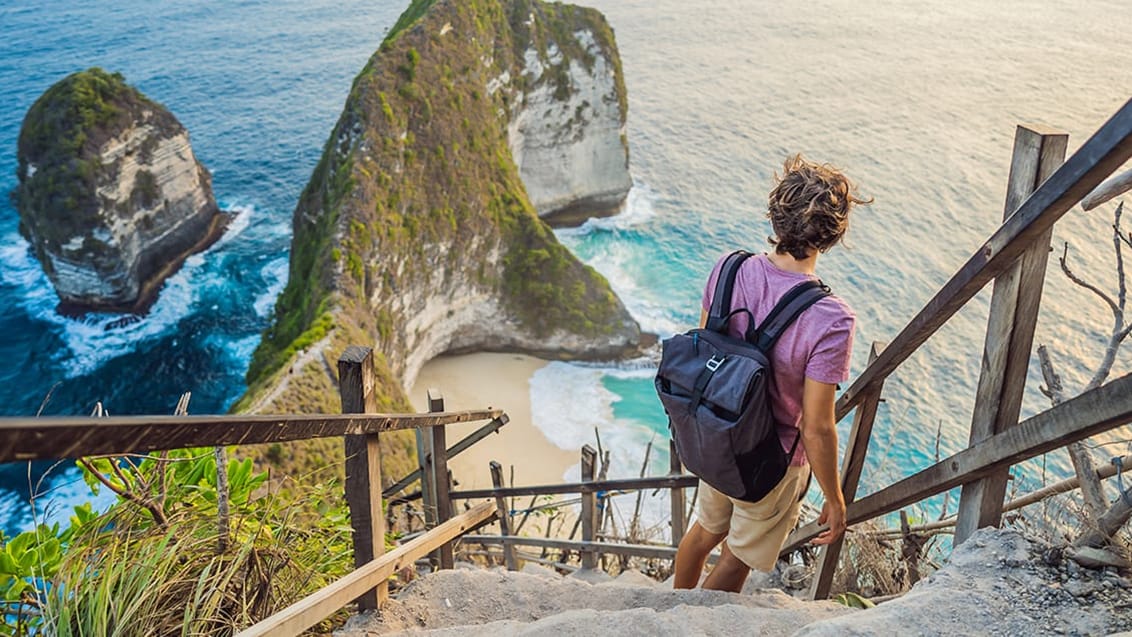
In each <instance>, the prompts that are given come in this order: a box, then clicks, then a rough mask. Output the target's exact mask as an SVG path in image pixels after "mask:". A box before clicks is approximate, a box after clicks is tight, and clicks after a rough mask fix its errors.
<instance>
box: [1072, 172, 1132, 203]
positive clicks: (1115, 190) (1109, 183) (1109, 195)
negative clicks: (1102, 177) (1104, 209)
mask: <svg viewBox="0 0 1132 637" xmlns="http://www.w3.org/2000/svg"><path fill="white" fill-rule="evenodd" d="M1129 190H1132V170H1126V171H1124V172H1122V173H1120V174H1119V175H1117V176H1115V177H1111V178H1109V179H1107V180H1106V181H1105V182H1104V183H1103V184H1101V185H1099V186H1097V188H1096V190H1094V191H1093V192H1090V193H1089V194H1088V195H1085V198H1084V199H1082V200H1081V208H1083V209H1084V210H1092V209H1093V208H1096V207H1097V206H1099V205H1101V204H1103V203H1105V202H1107V201H1109V200H1111V199H1115V198H1116V197H1119V196H1120V195H1123V194H1124V193H1126V192H1128V191H1129Z"/></svg>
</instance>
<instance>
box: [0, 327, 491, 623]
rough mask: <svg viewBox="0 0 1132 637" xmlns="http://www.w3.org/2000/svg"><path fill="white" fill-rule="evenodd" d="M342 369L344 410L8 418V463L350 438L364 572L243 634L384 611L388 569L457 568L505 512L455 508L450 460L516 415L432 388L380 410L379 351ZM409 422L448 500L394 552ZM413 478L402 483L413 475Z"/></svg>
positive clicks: (349, 356) (3, 451) (4, 448)
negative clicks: (391, 488) (398, 443)
mask: <svg viewBox="0 0 1132 637" xmlns="http://www.w3.org/2000/svg"><path fill="white" fill-rule="evenodd" d="M338 373H339V387H340V391H341V398H342V411H343V413H342V414H341V415H289V416H240V415H237V416H128V417H110V418H98V419H91V418H4V419H0V462H13V461H20V460H40V459H56V458H75V457H80V456H105V455H125V454H137V453H148V452H151V451H162V450H169V449H182V448H186V447H202V446H216V447H219V446H229V445H245V444H259V443H273V442H290V441H296V440H311V439H315V438H329V437H343V439H344V444H345V449H346V484H345V496H346V501H347V503H348V504H349V507H350V518H351V524H352V526H353V540H354V562H355V567H356V568H355V570H354V571H353V572H352V573H350V574H349V575H347V576H346V577H344V578H342V579H341V580H339V581H337V582H335V583H334V584H332V585H330V586H328V587H326V588H325V589H323V590H321V591H319V592H318V593H316V594H314V595H312V596H310V597H308V598H307V599H304V600H302V601H300V602H298V603H296V604H294V605H292V606H290V607H288V608H286V609H284V610H282V611H280V612H279V613H277V614H276V615H274V616H272V617H270V618H268V619H265V620H264V621H263V622H260V623H259V624H256V625H255V626H252V627H250V628H248V629H247V630H245V631H243V632H241V633H240V635H241V636H242V637H252V636H256V635H298V634H299V633H301V632H302V631H303V630H305V629H307V628H309V627H310V626H313V625H315V624H317V623H318V622H320V621H322V620H323V619H325V618H326V617H328V616H329V615H331V614H333V613H334V612H336V611H337V610H338V609H340V608H342V607H343V606H345V605H346V604H348V603H350V602H351V601H357V603H358V607H359V608H360V609H363V610H364V609H370V608H376V607H377V606H378V605H379V604H380V602H381V601H382V600H383V599H384V598H385V596H386V595H387V580H388V578H389V576H390V575H392V574H393V573H394V572H396V571H397V570H399V569H401V568H404V567H405V566H409V565H411V564H412V563H413V561H414V560H416V559H418V558H420V557H422V556H424V555H427V554H428V553H430V552H434V551H437V552H438V557H437V559H438V560H439V561H440V563H441V564H442V565H444V566H446V567H450V566H451V559H452V558H451V555H452V553H451V551H452V548H451V547H452V541H453V540H454V539H455V538H457V537H459V536H460V535H463V534H465V533H467V532H469V531H471V530H474V529H476V528H478V527H480V526H482V525H483V524H484V523H486V522H488V521H490V520H491V519H492V518H493V517H494V516H495V513H496V507H495V504H494V503H493V502H491V501H484V502H482V503H477V504H475V505H474V506H471V507H470V508H469V509H468V510H466V511H464V512H463V513H461V514H460V515H456V516H453V515H452V514H451V510H450V508H449V502H450V500H449V499H448V498H447V497H446V493H447V488H448V484H449V481H448V471H447V458H448V455H449V454H450V453H458V452H460V451H462V450H463V449H466V448H467V447H468V446H470V445H471V444H473V443H474V442H475V441H477V440H480V439H482V438H483V437H484V436H486V435H487V434H489V433H491V432H492V431H496V430H498V429H499V427H501V426H503V425H504V424H505V423H506V422H507V415H506V414H504V413H503V411H502V410H498V409H488V410H478V411H457V412H443V411H442V410H443V401H442V400H440V399H439V396H438V395H433V396H430V399H431V400H430V407H432V408H433V412H431V413H426V414H377V413H374V412H375V411H376V410H375V408H374V405H375V403H376V401H375V396H374V393H373V392H374V369H373V352H372V350H370V349H368V348H363V347H356V346H351V347H349V348H347V349H346V351H345V352H344V353H343V354H342V357H341V359H339V361H338ZM484 420H488V421H490V422H489V423H488V424H487V425H485V426H484V427H481V428H480V430H479V431H477V432H476V433H475V434H473V435H472V436H469V438H468V439H465V440H464V441H461V442H460V443H459V444H458V445H457V446H456V447H454V448H453V449H451V450H450V449H446V447H445V433H444V432H445V426H446V425H451V424H457V423H465V422H476V421H484ZM402 429H416V430H418V431H424V432H426V434H425V435H424V436H422V438H423V439H424V445H423V446H424V448H425V451H424V453H423V454H422V455H423V456H424V460H425V462H424V463H423V465H424V475H425V479H424V480H423V481H422V482H424V483H425V484H427V485H429V486H430V487H431V488H432V489H433V493H436V494H437V496H438V498H439V499H437V500H433V502H437V503H442V504H439V505H437V504H433V506H432V508H433V511H434V514H435V515H434V518H433V520H432V523H431V524H430V530H429V531H428V532H427V533H425V534H423V535H421V536H419V537H417V538H415V539H414V540H412V541H411V542H408V543H406V544H404V545H402V546H400V547H398V548H397V549H396V550H394V551H392V552H391V553H389V554H385V515H384V510H383V506H382V492H381V490H380V485H381V460H380V453H379V452H378V438H379V436H380V435H381V434H382V433H386V432H391V431H397V430H402ZM415 475H417V476H420V473H417V474H415ZM410 477H411V476H409V477H406V479H404V480H402V481H401V482H403V483H407V482H410V481H411V480H409V478H410ZM433 485H440V486H439V487H437V486H433Z"/></svg>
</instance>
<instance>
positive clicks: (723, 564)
mask: <svg viewBox="0 0 1132 637" xmlns="http://www.w3.org/2000/svg"><path fill="white" fill-rule="evenodd" d="M681 546H683V544H681ZM676 556H677V557H679V556H680V554H679V553H677V555H676ZM750 572H751V569H750V567H748V566H747V565H746V564H744V563H743V562H742V561H741V560H740V559H739V558H737V557H735V554H734V553H732V552H731V549H730V548H729V547H728V546H727V544H726V543H724V545H723V554H722V555H720V556H719V561H718V562H716V564H715V568H713V569H711V573H708V576H707V579H706V580H704V588H709V589H711V590H716V591H731V592H732V593H738V592H739V591H741V590H743V583H744V582H746V581H747V575H748V574H749V573H750Z"/></svg>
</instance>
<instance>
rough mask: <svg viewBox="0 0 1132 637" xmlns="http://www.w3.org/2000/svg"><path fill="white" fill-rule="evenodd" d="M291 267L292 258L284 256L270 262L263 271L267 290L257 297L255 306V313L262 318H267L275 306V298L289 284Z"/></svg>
mask: <svg viewBox="0 0 1132 637" xmlns="http://www.w3.org/2000/svg"><path fill="white" fill-rule="evenodd" d="M289 268H290V259H288V258H287V257H283V258H281V259H275V260H273V261H270V262H268V264H267V265H265V266H263V270H262V271H261V273H262V276H263V280H264V281H265V282H266V283H267V290H266V291H264V293H263V294H260V295H259V296H257V297H256V298H255V301H254V303H253V307H254V308H255V313H256V315H257V316H259V317H261V318H267V317H268V316H269V315H270V314H271V310H272V309H273V308H274V307H275V299H277V298H279V295H280V294H281V293H282V292H283V288H284V287H286V286H287V275H288V273H289Z"/></svg>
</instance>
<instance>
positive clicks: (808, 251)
mask: <svg viewBox="0 0 1132 637" xmlns="http://www.w3.org/2000/svg"><path fill="white" fill-rule="evenodd" d="M868 203H871V200H868V201H865V200H862V199H859V198H857V197H856V196H855V194H854V188H853V185H852V184H851V183H850V182H849V180H848V179H847V178H846V177H845V176H844V175H842V174H841V173H840V172H838V171H837V170H836V169H834V168H832V167H830V166H829V165H818V164H814V163H811V162H808V161H806V160H804V159H802V157H801V156H795V157H792V158H790V159H788V160H787V161H786V163H785V165H784V167H783V175H782V177H781V178H776V183H775V186H774V188H773V189H772V190H771V192H770V197H769V203H768V212H767V217H768V218H769V219H770V222H771V227H772V228H773V230H774V236H773V237H769V238H768V240H769V242H770V244H771V245H772V246H774V252H773V253H771V254H762V255H756V256H754V257H751V258H749V259H747V260H746V261H744V262H743V264H742V266H741V267H740V269H739V272H738V274H737V276H736V278H735V288H734V293H733V297H732V306H731V309H737V308H747V309H748V310H750V313H751V316H753V317H754V320H755V321H756V325H757V324H758V323H759V322H761V321H762V320H764V319H765V318H766V315H767V314H768V313H769V312H770V310H771V308H773V307H774V305H775V303H776V302H777V301H778V300H779V299H780V298H781V297H782V296H783V295H784V294H785V293H786V292H787V291H788V290H790V288H792V287H794V286H795V285H797V284H798V283H801V282H803V281H805V280H807V279H815V280H816V279H817V275H816V273H815V272H816V266H817V261H818V257H819V256H820V255H821V254H823V253H825V252H826V251H827V250H829V249H830V248H832V247H833V246H835V245H837V243H839V242H840V241H841V239H842V237H843V236H844V235H845V232H846V230H848V227H849V213H850V211H851V210H852V208H853V206H855V205H857V204H868ZM722 264H723V259H721V260H720V261H719V262H717V263H716V265H715V268H714V270H713V271H712V274H711V276H710V277H709V279H708V283H707V286H706V287H705V289H704V297H703V312H702V314H701V317H700V327H703V326H704V325H705V324H706V322H707V313H708V309H709V308H710V307H711V301H712V298H711V297H712V295H713V294H714V291H715V285H716V281H717V279H718V277H719V272H720V268H721V266H722ZM855 320H856V317H855V316H854V314H853V312H852V310H851V309H850V308H849V306H848V305H846V304H845V302H844V301H842V300H841V299H839V298H837V297H836V296H828V297H826V298H824V299H822V300H820V301H818V302H817V303H816V304H814V305H813V306H812V307H810V308H809V309H807V310H806V311H805V312H803V313H802V315H801V316H800V317H798V319H797V320H796V321H795V322H794V324H793V325H791V326H790V327H789V328H787V329H786V331H785V332H783V334H782V336H781V337H780V338H779V340H778V342H777V343H775V345H774V347H773V348H772V350H771V354H770V361H771V368H772V375H771V383H770V391H769V394H770V396H769V397H770V403H771V408H772V411H773V413H774V417H775V421H776V423H778V434H779V440H780V442H781V444H782V446H783V449H785V450H789V449H790V448H791V447H792V446H793V443H794V441H795V439H796V438H797V437H798V436H801V440H800V441H799V444H798V445H797V448H796V450H795V452H794V456H793V459H792V461H791V465H790V467H789V469H788V470H787V472H786V475H785V476H784V477H783V479H782V481H781V482H780V483H779V484H778V485H777V486H776V487H775V488H774V489H773V490H772V491H771V492H770V493H768V494H767V495H766V496H765V497H764V498H763V499H762V500H759V501H758V502H746V501H743V500H738V499H735V498H731V497H728V496H726V495H724V494H722V493H720V492H719V491H717V490H715V489H713V488H712V487H711V486H709V485H708V484H706V483H705V482H703V481H702V480H701V481H700V487H699V489H700V491H699V504H698V506H697V510H696V517H697V519H696V521H695V522H694V523H693V524H692V527H691V528H690V529H689V530H688V532H687V534H685V535H684V539H683V540H682V541H681V542H680V547H679V549H678V550H677V552H676V564H675V576H674V587H675V588H693V587H694V586H696V584H697V583H699V580H700V575H701V574H702V573H703V569H704V563H705V561H706V560H707V556H708V554H709V553H710V552H711V550H712V549H714V548H715V547H716V546H717V545H718V544H719V543H720V542H722V541H724V540H726V542H725V543H724V545H723V550H722V554H721V556H720V558H719V562H718V563H717V564H716V566H715V568H714V569H712V571H711V573H709V574H708V576H707V579H705V580H704V583H703V587H704V588H710V589H717V590H726V591H733V592H739V590H740V589H742V587H743V582H744V581H746V579H747V575H748V574H749V573H750V571H751V569H757V570H760V571H770V570H771V569H773V568H774V564H775V561H776V560H777V558H778V552H779V551H780V550H781V548H782V544H783V542H784V541H785V540H786V536H787V535H788V534H789V533H790V531H791V530H792V529H793V528H794V525H795V524H796V522H797V520H798V513H799V510H800V508H801V500H802V497H803V496H804V495H805V491H806V489H807V487H808V486H809V478H810V475H811V472H812V475H813V477H815V478H817V481H818V485H819V486H820V487H821V490H822V493H823V494H824V495H825V505H824V506H823V508H822V513H821V516H820V517H819V518H818V521H819V522H821V523H823V524H826V525H828V529H827V530H826V531H824V532H822V533H821V534H820V535H819V536H818V537H817V538H816V539H815V540H814V543H815V544H829V543H830V542H833V541H835V540H836V539H837V538H839V537H841V535H842V533H844V532H845V498H844V496H843V495H842V493H841V483H840V476H839V471H838V462H837V429H836V427H835V422H834V398H835V392H836V389H837V384H838V383H840V382H844V381H845V380H847V379H848V377H849V358H850V353H851V350H852V347H853V327H854V322H855ZM748 321H749V318H748V316H747V315H746V313H744V312H740V313H738V314H736V315H735V316H733V317H732V319H731V321H730V323H729V326H728V332H729V333H730V334H731V336H734V337H736V338H740V339H741V338H743V334H744V333H745V332H746V329H747V323H748Z"/></svg>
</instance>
